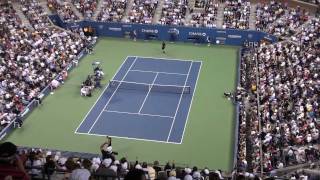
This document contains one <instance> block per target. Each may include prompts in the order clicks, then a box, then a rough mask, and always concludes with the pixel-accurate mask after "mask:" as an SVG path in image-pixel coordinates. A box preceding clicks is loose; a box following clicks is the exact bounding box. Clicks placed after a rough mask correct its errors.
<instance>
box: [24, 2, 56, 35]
mask: <svg viewBox="0 0 320 180" xmlns="http://www.w3.org/2000/svg"><path fill="white" fill-rule="evenodd" d="M21 5H22V6H21V10H22V12H23V13H24V15H25V16H26V17H27V18H28V20H29V22H30V23H31V25H32V26H33V27H34V28H35V29H39V28H43V27H47V26H50V25H51V24H50V22H49V19H48V16H47V12H45V10H44V9H43V8H42V6H41V5H40V3H39V1H37V0H25V1H21Z"/></svg>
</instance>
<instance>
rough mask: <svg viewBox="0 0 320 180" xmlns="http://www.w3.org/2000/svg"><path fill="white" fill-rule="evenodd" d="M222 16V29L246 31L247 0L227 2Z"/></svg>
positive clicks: (248, 4) (248, 12)
mask: <svg viewBox="0 0 320 180" xmlns="http://www.w3.org/2000/svg"><path fill="white" fill-rule="evenodd" d="M223 15H224V21H223V28H237V29H248V28H249V16H250V2H249V1H247V0H227V1H225V8H224V12H223Z"/></svg>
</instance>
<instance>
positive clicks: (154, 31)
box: [141, 29, 158, 34]
mask: <svg viewBox="0 0 320 180" xmlns="http://www.w3.org/2000/svg"><path fill="white" fill-rule="evenodd" d="M141 32H144V33H153V34H158V29H141Z"/></svg>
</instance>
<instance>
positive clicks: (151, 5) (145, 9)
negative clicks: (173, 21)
mask: <svg viewBox="0 0 320 180" xmlns="http://www.w3.org/2000/svg"><path fill="white" fill-rule="evenodd" d="M157 6H158V0H134V1H133V5H132V9H131V10H130V12H129V14H128V17H127V18H126V20H125V22H127V23H139V24H151V23H152V19H153V16H154V14H155V11H156V8H157Z"/></svg>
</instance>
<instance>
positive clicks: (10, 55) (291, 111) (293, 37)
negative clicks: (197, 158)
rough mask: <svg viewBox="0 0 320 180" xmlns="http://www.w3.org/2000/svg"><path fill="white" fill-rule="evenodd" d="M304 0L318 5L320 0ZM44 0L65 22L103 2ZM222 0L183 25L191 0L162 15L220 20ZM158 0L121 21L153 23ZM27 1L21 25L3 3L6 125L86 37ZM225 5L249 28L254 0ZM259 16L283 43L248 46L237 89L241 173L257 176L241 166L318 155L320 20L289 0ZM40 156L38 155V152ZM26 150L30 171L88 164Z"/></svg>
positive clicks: (115, 16)
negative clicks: (57, 23) (55, 23)
mask: <svg viewBox="0 0 320 180" xmlns="http://www.w3.org/2000/svg"><path fill="white" fill-rule="evenodd" d="M305 1H308V2H311V3H314V4H317V5H318V4H319V1H318V0H305ZM47 2H48V7H49V9H50V10H51V11H52V12H55V13H57V14H59V16H60V17H61V18H62V20H63V21H65V22H75V21H79V20H80V17H78V16H77V15H76V13H75V12H74V11H73V10H72V8H71V7H72V6H75V7H76V9H77V10H78V11H79V12H80V13H82V15H83V16H84V17H85V18H88V19H90V18H93V14H94V13H95V12H96V10H97V3H98V2H97V1H96V0H72V2H73V5H72V4H70V3H67V2H61V1H59V0H47ZM219 3H221V2H220V1H219V2H218V1H217V0H209V1H208V2H207V3H204V1H197V2H196V7H197V8H204V11H200V12H192V11H191V20H190V24H187V23H186V14H187V11H188V8H189V4H188V1H176V0H165V2H164V5H163V7H162V11H161V17H160V20H159V22H158V23H159V24H162V25H181V26H183V25H186V26H188V25H190V26H193V27H206V28H214V27H216V26H217V24H216V20H217V13H218V7H219V5H220V4H219ZM158 4H159V1H158V0H134V1H133V5H132V9H130V10H129V13H128V15H127V17H126V18H125V19H124V21H125V22H127V23H140V24H151V23H152V21H153V18H154V15H155V11H156V8H157V7H158ZM21 5H22V6H21V10H22V12H23V13H24V15H25V16H26V18H27V19H28V21H29V22H30V23H31V25H32V27H33V28H34V29H28V28H26V27H25V26H24V25H22V24H21V19H20V18H19V16H18V15H17V13H16V11H15V10H14V8H13V6H12V5H11V3H10V2H9V3H0V15H1V17H0V24H1V28H0V37H1V38H0V42H1V46H0V48H1V49H0V59H1V63H0V81H1V85H0V94H1V98H0V100H1V103H2V104H3V106H1V111H0V123H1V126H0V130H1V129H3V128H4V127H6V125H8V124H9V123H10V122H12V121H13V120H14V119H15V118H16V116H17V115H18V114H19V113H21V112H22V111H23V110H24V109H25V107H26V106H27V105H28V103H29V102H30V101H32V100H33V99H35V98H37V97H38V95H39V94H40V92H41V91H42V90H43V89H44V88H45V87H46V86H48V85H50V83H51V81H52V80H53V79H54V78H55V77H56V76H57V75H58V74H60V73H62V71H63V70H64V68H66V66H67V65H68V64H69V63H70V62H72V60H73V59H74V58H75V57H76V56H77V55H78V54H79V52H80V51H82V50H83V49H84V48H85V47H86V46H87V45H88V44H89V43H90V39H88V38H86V37H85V36H84V35H83V32H81V30H73V31H72V33H71V32H70V31H66V30H63V29H61V28H57V27H55V26H53V25H52V24H51V23H50V21H49V20H48V16H47V12H45V10H44V9H43V8H42V6H41V5H40V4H39V1H37V0H24V1H21ZM127 5H128V1H127V0H103V3H102V7H101V9H100V10H101V11H100V13H99V14H98V16H97V20H98V21H105V22H120V21H121V20H122V19H123V17H125V16H126V15H125V9H126V8H127ZM223 5H224V10H223V24H222V27H223V28H237V29H249V23H250V22H249V16H250V8H251V3H250V2H249V1H247V0H236V1H235V0H226V1H225V2H224V4H223ZM254 23H255V26H256V30H258V31H264V32H268V33H270V34H273V35H276V36H278V37H280V38H281V39H283V40H284V41H281V42H279V43H276V44H272V45H267V46H263V45H262V46H260V47H258V48H256V49H250V50H248V51H246V52H245V53H244V55H243V56H242V58H241V60H242V62H241V65H240V66H241V74H240V76H241V79H240V87H238V89H237V95H238V96H239V97H240V98H239V99H240V101H239V104H240V112H239V116H240V122H239V123H240V124H239V125H240V127H239V140H238V141H239V143H238V163H239V164H238V171H239V172H238V175H239V176H251V175H252V174H249V175H248V174H246V173H245V172H247V171H249V172H255V173H258V172H259V171H260V169H261V168H262V169H263V170H264V171H265V172H272V171H274V170H276V169H281V168H284V167H289V166H292V165H296V164H303V163H308V162H315V161H319V160H320V148H319V145H318V144H319V143H320V139H319V129H320V126H319V122H318V120H319V118H320V110H319V108H320V107H319V103H320V102H319V99H320V97H319V94H320V93H319V91H320V90H319V88H320V87H319V62H320V58H319V57H320V51H319V49H320V42H319V38H320V33H319V32H320V21H319V18H314V17H311V15H310V14H309V13H308V12H307V11H305V10H303V9H302V8H301V7H296V8H290V7H288V5H287V4H283V3H281V2H278V1H270V2H269V3H259V4H258V5H257V9H256V22H254ZM257 65H258V66H257ZM245 89H246V90H245ZM257 114H258V115H257ZM35 154H37V155H39V156H37V158H39V157H41V158H39V159H32V158H35V157H34V155H35ZM20 156H21V157H25V165H26V166H29V169H30V171H29V173H30V174H36V175H41V174H42V173H43V171H42V168H45V167H46V166H47V165H48V162H51V161H54V163H55V164H57V166H55V167H54V169H55V170H61V171H66V174H69V175H70V176H72V172H73V171H75V170H76V169H79V165H77V164H81V163H82V164H83V163H84V162H85V161H84V160H83V159H81V157H78V158H76V160H74V159H75V158H70V157H64V156H61V154H59V153H55V154H52V153H49V151H46V152H43V151H41V150H28V151H27V152H25V153H21V154H20ZM22 159H23V158H22ZM34 160H36V161H37V162H39V163H38V164H37V166H38V167H35V166H36V165H35V164H33V163H34ZM262 160H263V161H262ZM31 161H32V163H31ZM68 163H69V164H68ZM70 164H71V165H70ZM89 164H90V169H89V171H90V172H89V173H90V174H92V175H95V173H96V171H97V170H98V168H109V169H110V170H114V171H115V173H117V175H120V176H121V177H124V176H125V175H126V174H127V173H128V172H130V171H133V170H135V169H140V170H142V171H143V172H144V173H145V174H146V175H147V176H148V177H151V176H153V175H154V174H156V175H158V174H163V176H168V175H169V176H176V177H179V178H185V177H186V176H187V177H189V176H191V179H192V178H194V179H196V178H197V177H199V175H200V176H203V177H206V176H207V177H209V176H212V177H216V178H220V177H221V174H223V173H222V172H220V171H213V172H209V171H208V170H207V169H203V170H201V171H200V170H198V169H197V168H193V170H191V169H189V168H186V169H184V170H181V171H179V170H178V168H173V167H172V166H170V165H169V166H166V167H165V168H161V170H165V171H164V172H163V171H160V173H159V172H158V171H157V173H154V172H153V171H155V169H156V168H154V167H155V166H153V167H152V166H150V165H147V164H146V163H139V162H136V163H135V164H132V165H130V163H129V162H128V161H127V160H126V159H121V160H120V161H119V160H118V161H117V160H109V159H108V160H106V159H105V160H103V159H100V158H93V159H91V160H90V163H89ZM69 165H70V166H69ZM83 165H84V164H83ZM30 166H32V167H30ZM261 166H262V167H261ZM6 168H7V167H0V177H2V174H1V172H2V171H9V170H8V169H6ZM39 169H41V171H39ZM152 169H153V170H152ZM10 171H12V174H13V175H14V176H18V177H22V176H24V174H21V172H18V171H17V172H16V171H15V170H12V169H10ZM166 171H168V173H167V172H166ZM253 176H254V175H253ZM298 176H301V175H298ZM22 178H23V177H22Z"/></svg>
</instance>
